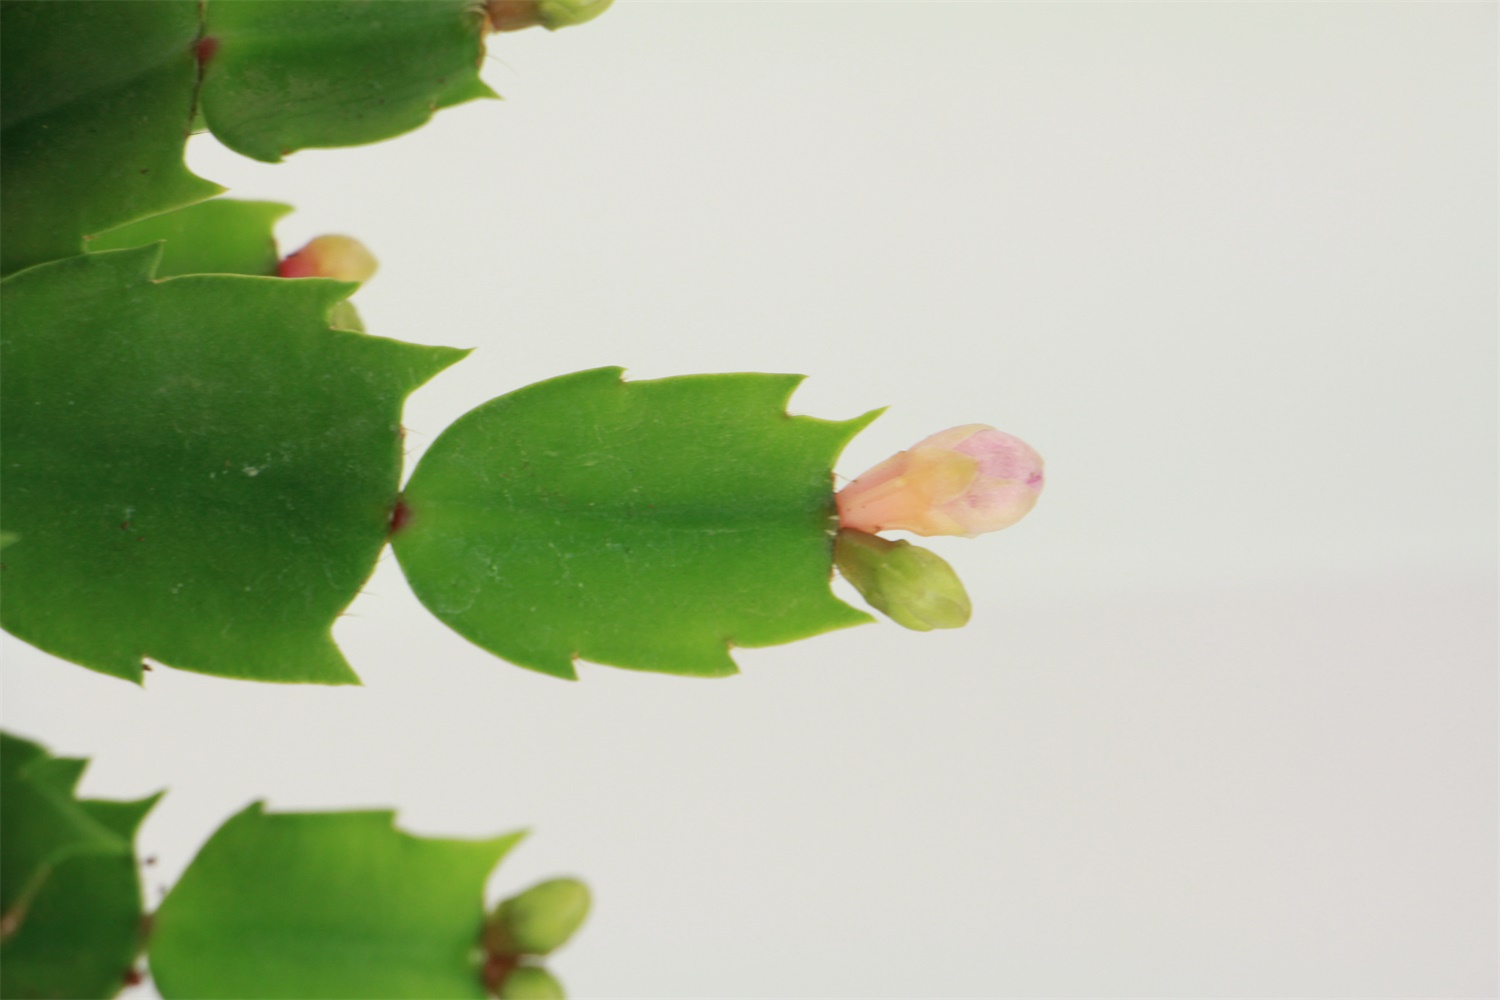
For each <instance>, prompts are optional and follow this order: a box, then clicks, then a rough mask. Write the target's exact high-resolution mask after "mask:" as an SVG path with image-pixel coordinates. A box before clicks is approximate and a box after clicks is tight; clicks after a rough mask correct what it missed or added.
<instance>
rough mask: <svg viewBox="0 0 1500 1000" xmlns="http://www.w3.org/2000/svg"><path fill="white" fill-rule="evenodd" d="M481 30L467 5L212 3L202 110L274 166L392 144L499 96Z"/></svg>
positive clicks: (476, 12) (313, 0) (371, 0)
mask: <svg viewBox="0 0 1500 1000" xmlns="http://www.w3.org/2000/svg"><path fill="white" fill-rule="evenodd" d="M482 25H483V18H482V15H481V13H480V7H479V5H477V4H474V3H472V2H470V0H422V2H420V3H413V2H410V0H300V2H297V3H286V2H284V0H209V3H208V8H207V23H206V31H205V36H204V51H205V52H206V53H211V54H210V55H209V56H208V58H207V61H206V64H205V66H204V70H203V89H202V94H201V106H202V108H203V115H204V118H205V120H206V122H207V124H208V127H209V129H210V130H212V132H213V134H214V135H215V136H216V137H218V139H219V141H220V142H222V143H224V145H226V146H228V147H229V148H230V149H233V150H235V151H236V152H239V153H243V154H244V155H245V156H250V157H253V158H255V159H257V160H264V161H266V162H270V163H274V162H276V161H277V160H280V159H281V158H282V157H283V156H285V155H286V154H288V153H291V152H294V151H296V150H299V149H307V148H311V147H326V146H353V145H358V144H360V143H366V142H376V141H378V140H381V139H388V138H390V137H392V136H395V135H400V134H401V133H403V132H409V131H411V130H412V129H414V128H417V127H418V126H419V125H421V124H423V123H424V122H426V121H427V120H428V119H429V118H431V117H432V113H433V112H434V111H435V110H437V109H438V108H445V107H448V106H449V105H453V104H458V103H461V102H463V101H468V100H472V99H474V98H477V97H493V96H495V94H494V91H492V90H490V88H489V87H487V86H485V85H484V83H483V82H481V81H480V79H479V64H480V60H481V59H482V57H483V54H484V44H483V40H482Z"/></svg>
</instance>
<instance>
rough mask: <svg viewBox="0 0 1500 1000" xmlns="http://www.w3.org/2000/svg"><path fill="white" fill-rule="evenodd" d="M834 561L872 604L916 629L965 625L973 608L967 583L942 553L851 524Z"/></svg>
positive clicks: (839, 539) (841, 535)
mask: <svg viewBox="0 0 1500 1000" xmlns="http://www.w3.org/2000/svg"><path fill="white" fill-rule="evenodd" d="M833 561H834V563H835V564H836V565H837V566H838V568H839V572H840V573H842V574H843V576H844V579H846V580H848V581H849V582H850V583H851V584H853V585H854V589H855V590H858V591H859V592H860V594H861V595H863V596H864V599H865V600H867V601H869V602H870V606H871V607H873V608H875V609H876V610H878V611H882V612H884V613H885V614H886V615H887V616H889V617H890V619H891V621H893V622H895V623H896V624H897V625H904V626H905V627H906V628H909V629H912V630H913V631H916V632H930V631H932V630H933V629H937V628H962V627H963V626H964V625H967V624H968V623H969V615H970V614H971V613H972V610H973V609H972V607H971V605H970V603H969V594H968V592H967V591H966V590H964V585H963V581H961V580H959V578H958V574H957V573H954V572H953V567H952V566H949V565H948V563H947V562H946V561H945V560H944V559H943V558H942V557H941V556H939V555H938V554H937V553H935V552H929V551H928V550H927V549H924V548H921V547H920V546H917V545H913V544H912V543H911V542H907V541H898V542H893V541H890V540H889V539H885V538H880V537H879V536H876V535H871V534H866V533H865V532H863V531H853V530H851V529H849V528H845V529H843V530H842V531H840V532H839V533H838V537H837V538H835V539H834V543H833Z"/></svg>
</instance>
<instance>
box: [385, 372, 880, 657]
mask: <svg viewBox="0 0 1500 1000" xmlns="http://www.w3.org/2000/svg"><path fill="white" fill-rule="evenodd" d="M800 381H801V377H800V376H796V375H762V374H737V375H694V376H685V377H680V378H668V379H659V380H655V381H641V382H626V381H622V379H621V370H620V369H618V368H599V369H593V370H590V371H583V372H578V373H576V374H573V375H565V376H562V377H560V378H555V379H552V380H550V381H547V382H542V383H539V384H537V385H533V386H530V387H528V388H525V389H521V390H519V391H517V392H513V393H511V394H509V395H507V396H501V397H500V398H498V399H495V400H491V401H490V402H489V403H486V404H484V405H483V406H481V407H479V408H478V409H476V410H473V411H471V412H470V413H468V414H467V415H466V416H464V417H462V418H460V419H459V420H458V421H457V422H456V423H455V424H453V426H451V427H450V428H449V429H448V430H447V431H445V432H444V433H443V434H442V436H440V437H439V438H438V439H437V440H436V441H435V442H434V443H433V445H432V447H431V448H429V449H428V451H427V453H426V455H424V456H423V458H422V460H421V462H420V463H419V464H418V466H417V469H416V471H415V472H414V473H413V474H412V478H411V481H410V483H409V484H408V486H407V488H406V491H405V493H404V494H403V507H404V512H405V513H404V518H403V525H402V527H401V530H400V531H398V532H397V533H396V534H395V535H394V537H393V539H392V544H393V546H394V548H395V550H396V555H397V558H398V559H399V560H400V562H401V566H402V569H403V570H404V572H405V573H406V577H407V579H408V580H409V581H410V582H411V585H412V589H413V590H414V591H415V592H416V594H417V596H418V598H420V599H421V601H422V603H424V604H425V605H426V606H427V607H428V609H429V610H430V611H432V612H433V613H434V614H436V615H437V616H438V617H439V618H441V619H442V620H443V621H444V622H446V623H447V624H448V625H449V626H450V627H452V628H453V629H455V630H456V631H457V632H459V633H460V634H461V635H463V636H465V637H466V638H468V639H470V640H471V641H473V642H475V643H477V644H478V645H480V646H482V647H484V648H485V649H488V650H490V651H491V652H493V653H496V654H497V655H499V656H502V657H504V658H505V659H507V660H510V661H511V662H513V663H517V664H519V665H521V666H525V667H530V668H532V669H534V670H539V671H541V672H543V673H548V674H553V675H555V676H558V677H565V678H572V677H575V676H576V674H575V671H574V665H573V663H574V659H575V658H581V659H585V660H590V661H592V662H595V663H604V664H609V665H612V666H618V667H626V668H630V669H636V670H652V671H659V672H664V673H674V674H686V675H696V676H709V677H714V676H723V675H726V674H730V673H733V672H735V669H736V668H735V665H734V661H733V660H732V659H731V657H730V649H731V648H732V647H734V646H769V645H775V644H778V643H784V642H790V641H792V640H795V639H801V638H805V637H807V636H811V635H816V634H818V633H820V632H826V631H829V630H831V629H836V628H842V627H845V626H849V625H855V624H859V623H861V622H866V621H869V620H870V617H869V616H868V615H866V614H865V613H864V612H861V611H858V610H856V609H854V608H851V607H849V606H848V605H847V604H845V603H843V602H842V601H840V600H838V599H837V598H836V597H834V596H833V593H832V592H831V591H830V589H829V580H830V576H831V572H832V545H833V532H834V529H835V527H836V524H837V522H836V518H835V513H834V505H833V495H832V471H831V470H832V468H833V463H834V461H835V460H836V459H837V457H838V454H839V452H840V451H841V450H842V449H843V447H844V445H845V444H846V443H847V442H848V441H849V439H850V438H851V437H853V436H854V434H855V433H857V432H858V431H859V430H860V429H861V428H863V427H864V426H865V425H866V424H868V423H869V422H870V421H871V420H873V419H874V418H875V416H876V415H877V413H878V411H877V413H868V414H865V415H864V416H862V417H857V418H855V419H853V420H846V421H837V422H835V421H825V420H817V419H814V418H811V417H801V416H797V417H793V416H788V415H787V413H786V409H785V407H786V402H787V400H788V398H789V397H790V396H791V393H792V391H793V389H795V388H796V386H797V384H798V382H800Z"/></svg>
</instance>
